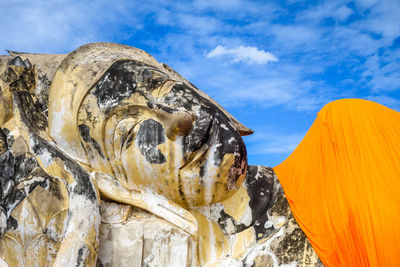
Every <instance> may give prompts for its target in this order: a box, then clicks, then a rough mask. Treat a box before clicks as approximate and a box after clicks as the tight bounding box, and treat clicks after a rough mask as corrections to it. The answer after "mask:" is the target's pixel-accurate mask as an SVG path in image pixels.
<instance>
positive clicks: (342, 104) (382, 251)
mask: <svg viewBox="0 0 400 267" xmlns="http://www.w3.org/2000/svg"><path fill="white" fill-rule="evenodd" d="M274 170H275V172H276V175H277V177H278V179H279V181H280V182H281V184H282V187H283V189H284V191H285V194H286V196H287V199H288V201H289V204H290V207H291V209H292V212H293V214H294V216H295V218H296V220H297V222H298V223H299V225H300V226H301V228H302V230H303V231H304V232H305V234H306V235H307V237H308V239H309V240H310V242H311V244H312V246H313V248H314V250H315V251H316V253H317V254H318V256H319V257H320V259H321V260H322V262H323V263H324V265H325V266H399V265H400V229H399V228H400V113H399V112H397V111H394V110H392V109H389V108H387V107H385V106H382V105H380V104H377V103H374V102H371V101H367V100H360V99H344V100H338V101H334V102H332V103H329V104H328V105H326V106H325V107H324V108H323V109H322V110H321V111H320V112H319V113H318V116H317V118H316V120H315V122H314V123H313V125H312V126H311V128H310V129H309V131H308V132H307V134H306V136H305V137H304V139H303V140H302V142H301V143H300V144H299V146H298V147H297V148H296V149H295V151H294V152H293V153H292V154H291V155H290V156H289V157H288V158H287V159H286V160H285V161H284V162H282V163H281V164H280V165H278V166H276V167H275V168H274Z"/></svg>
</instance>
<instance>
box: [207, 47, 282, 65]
mask: <svg viewBox="0 0 400 267" xmlns="http://www.w3.org/2000/svg"><path fill="white" fill-rule="evenodd" d="M219 56H228V57H232V58H233V61H234V62H243V63H247V64H267V63H268V62H270V61H278V58H277V57H276V56H274V55H273V54H271V53H270V52H266V51H264V50H258V48H257V47H254V46H239V47H236V48H225V47H224V46H222V45H218V46H217V47H215V48H214V49H213V50H212V51H210V52H209V53H208V54H207V58H212V57H219Z"/></svg>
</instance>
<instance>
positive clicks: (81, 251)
mask: <svg viewBox="0 0 400 267" xmlns="http://www.w3.org/2000/svg"><path fill="white" fill-rule="evenodd" d="M85 250H86V248H85V247H81V248H80V249H79V250H78V258H77V259H76V266H81V264H82V263H83V262H84V258H83V253H84V252H85Z"/></svg>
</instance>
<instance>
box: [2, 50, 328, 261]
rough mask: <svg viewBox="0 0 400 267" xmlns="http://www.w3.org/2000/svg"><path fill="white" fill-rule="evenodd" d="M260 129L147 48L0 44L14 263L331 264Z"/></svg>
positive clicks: (6, 250) (8, 250)
mask: <svg viewBox="0 0 400 267" xmlns="http://www.w3.org/2000/svg"><path fill="white" fill-rule="evenodd" d="M251 132H252V131H251V130H250V129H248V128H247V127H245V126H243V125H242V124H240V123H239V122H238V121H237V120H236V119H234V118H233V117H232V116H231V115H230V114H229V113H228V112H226V111H225V110H224V109H223V108H221V107H220V106H219V105H218V104H217V103H215V101H213V100H212V99H211V98H210V97H208V96H207V95H205V94H204V93H203V92H201V91H200V90H198V89H197V88H196V87H194V86H193V85H192V84H191V83H190V82H188V81H187V80H186V79H184V78H183V77H181V76H180V75H179V74H178V73H176V72H175V71H174V70H172V69H171V68H170V67H168V66H167V65H165V64H159V63H158V62H157V61H156V60H155V59H154V58H152V57H151V56H150V55H149V54H147V53H145V52H144V51H141V50H139V49H136V48H132V47H128V46H123V45H118V44H110V43H97V44H88V45H85V46H82V47H80V48H78V49H77V50H75V51H73V52H71V53H70V54H68V55H35V54H24V53H17V52H10V56H0V237H1V239H0V266H7V265H8V266H110V267H111V266H230V267H233V266H278V265H282V264H297V265H304V266H310V265H314V266H318V265H321V263H320V262H319V260H318V257H317V256H316V255H315V253H314V251H313V250H312V247H311V245H310V244H309V242H308V240H307V238H306V237H305V235H304V233H303V232H302V231H301V229H300V228H299V226H298V225H297V223H296V221H295V219H294V218H293V216H292V214H291V212H290V208H289V205H288V203H287V201H286V198H285V196H284V194H283V190H282V188H281V186H280V184H279V181H278V179H277V177H276V176H275V174H274V172H273V170H272V169H271V168H267V167H262V166H247V158H246V148H245V146H244V143H243V141H242V139H241V135H246V134H250V133H251Z"/></svg>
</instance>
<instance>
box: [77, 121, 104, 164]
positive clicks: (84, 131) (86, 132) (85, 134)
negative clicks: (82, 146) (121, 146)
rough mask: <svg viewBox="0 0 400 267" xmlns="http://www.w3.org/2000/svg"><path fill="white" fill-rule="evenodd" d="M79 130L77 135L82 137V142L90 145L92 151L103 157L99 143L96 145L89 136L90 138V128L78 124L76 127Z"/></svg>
mask: <svg viewBox="0 0 400 267" xmlns="http://www.w3.org/2000/svg"><path fill="white" fill-rule="evenodd" d="M78 129H79V133H80V135H81V136H82V139H83V141H85V142H86V143H89V144H91V145H92V147H93V148H94V149H96V151H97V152H98V153H99V154H100V155H101V156H102V157H104V154H103V151H102V150H101V147H100V145H99V143H97V141H96V140H94V139H93V138H92V137H91V136H90V128H89V126H87V125H85V124H79V126H78Z"/></svg>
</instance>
